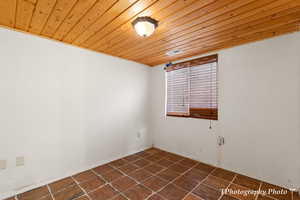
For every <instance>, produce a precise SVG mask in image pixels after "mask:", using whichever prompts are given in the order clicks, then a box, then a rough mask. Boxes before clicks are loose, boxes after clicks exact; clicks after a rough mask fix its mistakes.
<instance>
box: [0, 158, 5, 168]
mask: <svg viewBox="0 0 300 200" xmlns="http://www.w3.org/2000/svg"><path fill="white" fill-rule="evenodd" d="M1 169H6V160H0V170H1Z"/></svg>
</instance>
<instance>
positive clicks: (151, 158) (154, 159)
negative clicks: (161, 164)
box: [145, 155, 163, 162]
mask: <svg viewBox="0 0 300 200" xmlns="http://www.w3.org/2000/svg"><path fill="white" fill-rule="evenodd" d="M145 159H146V160H149V161H151V162H157V161H159V160H161V159H163V157H162V156H159V155H152V156H148V157H146V158H145Z"/></svg>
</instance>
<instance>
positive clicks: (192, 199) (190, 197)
mask: <svg viewBox="0 0 300 200" xmlns="http://www.w3.org/2000/svg"><path fill="white" fill-rule="evenodd" d="M183 200H202V199H200V198H199V197H197V196H195V195H193V194H188V195H187V196H186V197H185V198H184V199H183Z"/></svg>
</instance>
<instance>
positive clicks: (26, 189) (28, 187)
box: [0, 145, 153, 199]
mask: <svg viewBox="0 0 300 200" xmlns="http://www.w3.org/2000/svg"><path fill="white" fill-rule="evenodd" d="M152 146H153V145H149V146H146V147H143V148H140V149H138V150H136V151H132V152H128V153H126V154H120V155H118V156H115V157H114V158H111V159H109V160H103V161H101V162H99V163H97V164H94V165H92V166H88V167H84V168H81V169H78V170H75V171H71V172H69V173H67V174H66V175H65V176H63V177H57V178H55V179H51V180H46V181H41V182H39V183H36V184H33V185H30V186H26V187H24V188H22V189H19V190H15V191H8V192H6V193H3V194H0V199H6V198H9V197H12V196H15V195H18V194H21V193H23V192H26V191H30V190H33V189H35V188H38V187H41V186H43V185H47V184H50V183H53V182H55V181H58V180H60V179H63V178H67V177H69V176H72V175H74V174H78V173H80V172H83V171H86V170H89V169H92V168H95V167H97V166H99V165H103V164H106V163H109V162H111V161H113V160H117V159H120V158H123V157H125V156H129V155H132V154H135V153H138V152H140V151H144V150H146V149H149V148H151V147H152Z"/></svg>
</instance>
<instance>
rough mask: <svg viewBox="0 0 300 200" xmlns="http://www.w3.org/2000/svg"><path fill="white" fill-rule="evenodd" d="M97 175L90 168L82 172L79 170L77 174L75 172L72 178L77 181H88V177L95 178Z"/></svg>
mask: <svg viewBox="0 0 300 200" xmlns="http://www.w3.org/2000/svg"><path fill="white" fill-rule="evenodd" d="M97 177H98V176H97V175H96V174H95V173H94V172H92V170H87V171H84V172H81V173H79V174H76V175H74V176H73V178H74V179H75V180H76V181H77V182H78V183H82V182H85V181H88V180H90V179H94V178H97Z"/></svg>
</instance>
